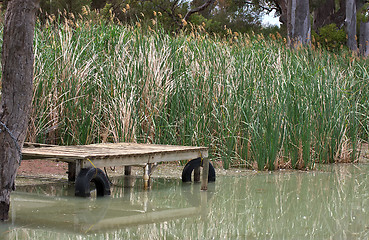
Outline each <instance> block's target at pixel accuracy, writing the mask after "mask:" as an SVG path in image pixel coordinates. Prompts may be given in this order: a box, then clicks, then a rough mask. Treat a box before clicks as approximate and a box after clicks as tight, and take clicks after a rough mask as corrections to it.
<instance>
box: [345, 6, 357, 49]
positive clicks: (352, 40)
mask: <svg viewBox="0 0 369 240" xmlns="http://www.w3.org/2000/svg"><path fill="white" fill-rule="evenodd" d="M346 32H347V46H348V47H349V49H350V50H352V51H354V52H357V50H358V48H357V40H356V0H346Z"/></svg>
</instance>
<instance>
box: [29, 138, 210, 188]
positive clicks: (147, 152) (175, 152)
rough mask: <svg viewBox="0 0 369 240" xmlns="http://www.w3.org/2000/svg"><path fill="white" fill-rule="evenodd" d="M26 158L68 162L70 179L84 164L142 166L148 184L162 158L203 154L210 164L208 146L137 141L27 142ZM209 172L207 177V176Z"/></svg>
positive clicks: (176, 159) (200, 155) (169, 160)
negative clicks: (65, 144) (44, 143)
mask: <svg viewBox="0 0 369 240" xmlns="http://www.w3.org/2000/svg"><path fill="white" fill-rule="evenodd" d="M22 155H23V159H25V160H26V159H49V160H57V161H63V162H68V165H69V174H70V176H69V179H71V178H72V177H71V176H73V175H74V176H78V174H79V172H80V170H81V169H82V168H91V167H93V168H101V167H113V166H142V167H143V168H144V180H145V185H146V184H148V183H149V175H150V169H151V167H152V166H153V165H154V164H156V163H159V162H172V161H179V160H192V159H195V158H199V157H201V158H203V159H204V166H208V165H209V161H208V159H207V158H208V149H207V148H206V147H192V146H173V145H156V144H137V143H105V144H91V145H76V146H50V145H43V144H29V143H26V144H25V145H24V148H23V150H22ZM205 176H206V179H205ZM207 176H208V168H207V167H204V168H203V178H202V185H203V189H204V190H205V189H206V188H207Z"/></svg>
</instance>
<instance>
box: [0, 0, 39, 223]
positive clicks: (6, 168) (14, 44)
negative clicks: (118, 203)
mask: <svg viewBox="0 0 369 240" xmlns="http://www.w3.org/2000/svg"><path fill="white" fill-rule="evenodd" d="M37 9H38V0H13V1H10V2H9V4H8V7H7V11H6V14H5V23H4V34H3V48H2V88H1V91H2V93H1V102H0V220H1V221H4V220H7V219H8V212H9V206H10V193H11V191H13V190H14V189H15V185H14V181H15V177H16V172H17V169H18V166H19V164H20V161H21V147H22V146H23V143H24V139H25V137H26V130H27V126H28V117H29V116H28V115H29V110H30V107H31V101H32V93H33V91H32V81H33V47H32V46H33V36H34V27H35V14H36V10H37Z"/></svg>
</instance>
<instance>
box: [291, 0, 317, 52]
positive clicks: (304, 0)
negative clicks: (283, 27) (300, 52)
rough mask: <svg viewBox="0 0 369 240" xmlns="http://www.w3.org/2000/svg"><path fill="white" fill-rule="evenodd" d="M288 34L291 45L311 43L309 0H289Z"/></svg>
mask: <svg viewBox="0 0 369 240" xmlns="http://www.w3.org/2000/svg"><path fill="white" fill-rule="evenodd" d="M287 11H288V16H287V34H288V41H289V44H290V46H292V47H298V46H301V45H305V44H309V43H310V39H311V27H310V11H309V0H289V1H288V7H287Z"/></svg>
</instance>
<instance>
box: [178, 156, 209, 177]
mask: <svg viewBox="0 0 369 240" xmlns="http://www.w3.org/2000/svg"><path fill="white" fill-rule="evenodd" d="M200 166H201V167H202V161H201V158H196V159H193V160H191V161H189V162H188V163H187V164H186V166H185V167H184V168H183V171H182V182H191V175H192V172H193V170H194V169H195V168H198V167H200ZM208 181H209V182H215V170H214V167H213V165H212V164H211V163H210V162H209V177H208Z"/></svg>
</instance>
